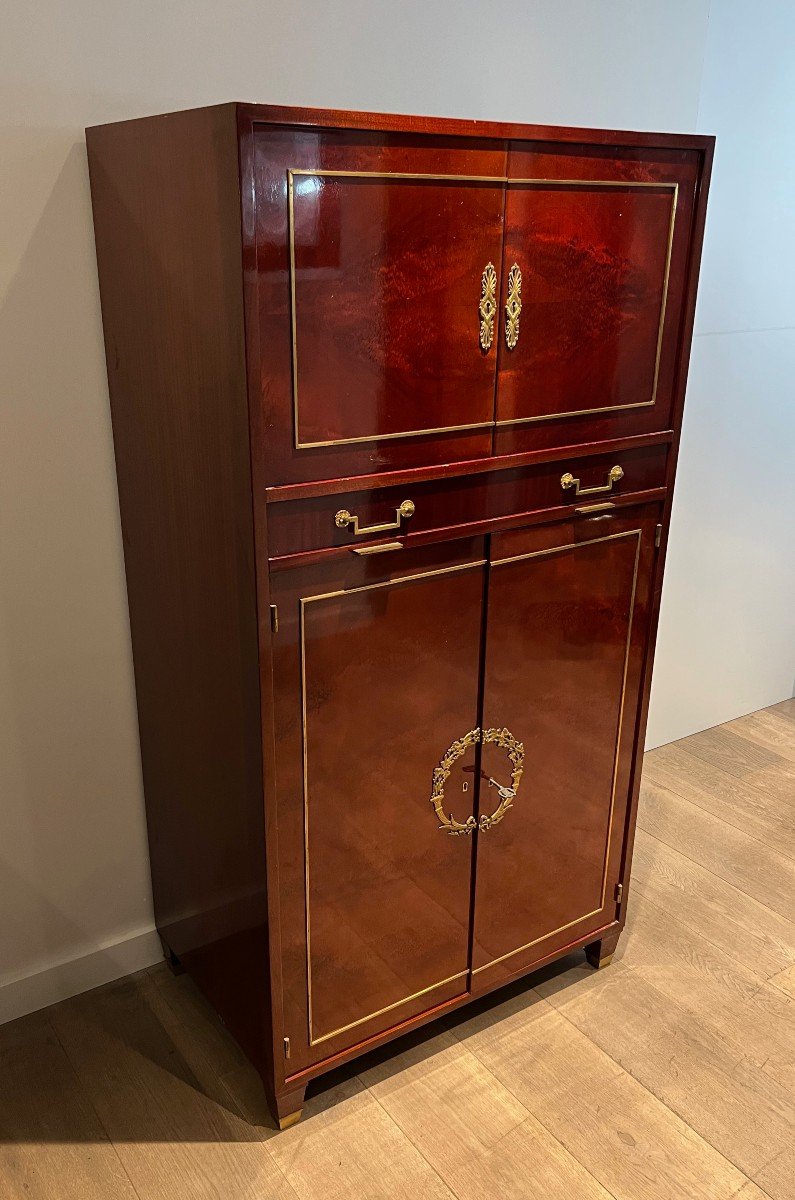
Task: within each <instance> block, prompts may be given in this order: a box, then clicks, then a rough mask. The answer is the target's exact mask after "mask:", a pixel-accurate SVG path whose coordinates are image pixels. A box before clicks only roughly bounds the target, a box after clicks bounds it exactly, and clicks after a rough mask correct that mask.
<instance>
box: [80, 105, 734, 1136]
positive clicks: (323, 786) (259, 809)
mask: <svg viewBox="0 0 795 1200" xmlns="http://www.w3.org/2000/svg"><path fill="white" fill-rule="evenodd" d="M88 146H89V160H90V166H91V180H92V196H93V203H94V211H95V225H96V230H97V253H98V262H99V268H100V283H101V293H102V306H103V320H104V324H105V338H106V350H107V359H108V378H109V384H110V392H111V406H112V414H113V423H114V438H115V444H116V456H117V468H118V475H119V496H120V503H121V509H122V525H123V530H124V540H125V561H126V568H127V577H128V591H129V598H130V618H131V626H132V636H133V651H134V656H135V670H136V686H137V692H138V705H139V717H140V726H141V748H142V759H143V768H144V781H145V789H146V801H147V817H148V825H149V832H150V844H151V850H152V873H153V887H154V893H155V908H156V913H157V919H158V928H159V929H160V932H161V935H162V937H163V939H164V942H165V944H166V947H167V949H168V951H169V955H170V957H171V958H172V959H174V960H175V961H176V960H182V963H183V964H184V965H185V967H186V968H187V969H188V970H189V971H190V972H191V973H192V974H193V975H194V977H195V978H196V979H197V981H198V982H199V984H200V985H201V986H202V988H203V989H204V990H205V992H206V994H207V995H208V996H209V998H210V999H211V1000H212V1002H213V1004H214V1005H215V1006H216V1008H217V1009H218V1011H219V1012H220V1013H221V1016H222V1017H223V1019H224V1021H225V1023H226V1024H227V1026H228V1028H229V1029H230V1030H231V1031H232V1033H233V1034H234V1035H235V1037H237V1038H238V1040H239V1041H240V1042H241V1044H242V1045H243V1046H244V1048H245V1050H246V1052H247V1053H248V1054H249V1055H250V1056H251V1057H252V1059H253V1060H254V1062H255V1063H256V1065H257V1066H258V1068H259V1070H260V1072H261V1073H262V1076H263V1080H264V1082H265V1086H266V1089H267V1091H268V1095H269V1099H270V1102H271V1105H272V1108H273V1112H274V1115H275V1117H276V1119H277V1120H278V1123H279V1124H280V1126H282V1127H284V1126H285V1125H287V1124H289V1123H291V1122H292V1121H293V1120H295V1119H297V1117H298V1115H299V1114H300V1109H301V1103H302V1098H303V1092H304V1089H305V1087H306V1084H307V1082H308V1081H309V1080H310V1079H312V1078H313V1077H314V1076H316V1075H318V1074H320V1073H321V1072H324V1071H327V1070H328V1069H329V1068H330V1067H332V1066H334V1065H335V1064H337V1063H340V1062H343V1061H345V1060H346V1059H349V1058H351V1057H353V1056H355V1055H357V1054H360V1053H362V1052H363V1051H364V1050H365V1049H367V1048H370V1047H372V1046H375V1045H378V1044H379V1043H382V1042H385V1041H388V1040H390V1039H392V1038H395V1037H397V1036H398V1035H399V1034H400V1033H402V1032H403V1031H405V1030H408V1029H413V1028H416V1027H418V1026H420V1025H422V1024H424V1023H426V1022H429V1021H431V1020H433V1019H434V1018H435V1017H436V1016H438V1015H440V1014H442V1013H446V1012H450V1011H452V1010H453V1009H455V1008H457V1007H459V1006H460V1005H462V1004H465V1003H467V1002H468V1000H470V999H471V998H472V997H474V996H476V995H480V994H483V993H484V992H487V991H489V990H490V989H493V988H496V987H498V986H500V984H501V983H503V982H505V981H506V980H508V979H510V978H514V977H516V976H518V975H521V974H523V973H526V972H527V971H529V970H531V969H533V968H534V967H536V966H539V965H541V964H543V963H544V962H548V961H550V960H551V959H553V958H555V957H558V956H560V955H561V954H563V953H566V952H567V951H569V950H571V949H573V948H577V947H586V948H587V949H588V956H589V960H590V961H591V962H593V964H594V965H603V964H604V963H606V962H607V961H608V960H609V957H610V955H611V954H612V951H613V950H614V949H615V944H616V939H617V937H618V934H619V932H620V930H621V927H622V924H623V921H624V917H625V901H626V891H627V887H628V883H629V867H630V863H631V854H632V840H633V831H634V819H635V806H636V802H637V789H638V782H639V761H640V753H641V749H642V745H643V736H644V729H645V719H646V710H647V705H648V694H649V686H650V677H651V675H650V673H651V662H652V656H653V645H654V632H655V627H656V621H657V613H658V609H659V598H660V590H661V586H662V560H663V556H664V550H665V542H666V534H667V527H668V521H669V515H670V505H671V495H672V485H673V481H674V474H675V467H676V454H677V448H678V441H679V433H680V429H681V415H682V405H683V400H684V388H685V380H686V373H687V357H688V351H689V344H690V338H691V335H692V321H693V311H694V305H695V290H696V282H697V273H698V260H699V255H700V248H701V241H702V236H703V225H704V213H705V204H706V190H707V184H708V179H709V169H710V163H711V155H712V140H711V139H709V138H701V137H690V136H686V137H681V138H679V137H674V136H673V135H665V134H632V133H622V132H615V131H598V130H597V131H593V130H590V131H589V130H564V129H558V128H555V129H544V128H542V127H538V126H518V125H512V124H502V125H500V124H494V123H477V122H462V121H444V120H431V119H429V118H420V117H392V116H378V115H375V114H371V113H355V114H351V113H339V112H334V111H328V110H307V109H300V110H295V109H285V108H274V107H270V108H269V107H261V106H252V105H225V106H219V107H217V108H213V109H205V110H197V111H195V112H192V113H184V114H175V115H171V116H165V117H153V118H147V119H145V120H143V121H136V122H127V123H123V124H121V125H118V126H105V127H102V128H101V129H97V130H91V131H89V135H88Z"/></svg>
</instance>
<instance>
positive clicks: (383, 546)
mask: <svg viewBox="0 0 795 1200" xmlns="http://www.w3.org/2000/svg"><path fill="white" fill-rule="evenodd" d="M402 549H403V543H402V542H378V543H377V544H376V545H375V546H351V547H350V551H351V554H362V555H365V554H386V552H387V551H388V550H402Z"/></svg>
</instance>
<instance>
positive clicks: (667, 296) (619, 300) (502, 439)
mask: <svg viewBox="0 0 795 1200" xmlns="http://www.w3.org/2000/svg"><path fill="white" fill-rule="evenodd" d="M697 165H698V162H697V157H696V155H695V154H694V153H692V152H686V151H658V152H650V151H648V150H646V151H643V152H640V151H632V150H623V151H620V152H619V151H618V150H616V149H615V148H612V149H611V148H609V147H608V148H602V149H600V148H598V147H577V146H574V147H554V146H549V147H541V146H530V145H528V144H525V145H524V146H521V145H518V144H517V146H516V147H515V148H514V149H513V150H512V151H511V155H510V162H509V183H508V192H507V198H506V209H505V247H504V255H503V262H502V271H501V284H502V296H501V312H500V360H499V384H498V391H497V425H498V435H497V441H498V450H499V451H500V452H510V451H511V450H524V449H531V448H534V447H536V446H540V445H544V446H546V445H555V444H559V445H563V444H572V443H574V442H580V441H586V440H588V441H590V440H594V439H596V438H598V437H615V436H623V435H629V434H634V433H645V432H652V431H655V430H658V429H666V428H668V427H669V426H670V420H671V402H672V396H673V388H674V376H675V369H676V362H677V351H678V345H679V337H680V326H681V316H682V302H683V295H684V287H685V279H686V274H687V264H688V250H689V242H690V226H691V222H692V210H693V199H694V189H695V183H696V177H697Z"/></svg>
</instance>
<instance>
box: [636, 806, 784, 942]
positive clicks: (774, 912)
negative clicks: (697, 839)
mask: <svg viewBox="0 0 795 1200" xmlns="http://www.w3.org/2000/svg"><path fill="white" fill-rule="evenodd" d="M638 827H639V828H640V829H642V830H643V832H644V833H645V834H646V836H647V837H650V838H654V840H655V842H659V843H660V845H662V846H667V847H668V849H669V850H674V851H675V852H676V853H677V854H681V856H682V858H686V859H687V861H688V862H691V863H693V865H694V866H696V867H700V868H701V870H702V871H706V872H707V874H708V875H711V876H712V877H713V879H719V880H720V881H721V883H723V884H725V885H726V886H727V887H730V888H734V890H735V892H739V893H740V895H741V896H745V897H746V898H747V899H748V900H753V902H754V904H758V905H759V906H760V908H764V910H765V911H766V912H769V913H771V914H772V915H773V916H776V917H778V918H779V919H780V920H782V921H786V922H787V923H788V924H790V925H791V924H793V922H792V921H791V919H790V918H789V917H786V916H784V914H783V913H780V912H779V911H778V909H775V908H771V907H770V905H769V904H765V903H764V902H763V901H762V900H759V899H757V897H756V896H752V895H751V893H750V892H746V891H745V890H744V889H743V888H741V887H738V886H737V884H736V883H730V882H729V880H728V879H724V877H723V876H722V875H718V874H717V873H716V872H715V871H712V870H710V868H709V867H707V866H705V865H704V863H702V862H699V861H698V859H697V858H691V857H690V855H689V854H685V852H684V850H682V849H680V847H678V846H672V845H671V843H670V842H666V840H665V838H661V837H659V835H658V834H655V833H652V832H651V830H650V829H647V828H646V826H645V825H644V824H643V822H642V821H640V820H639V821H638Z"/></svg>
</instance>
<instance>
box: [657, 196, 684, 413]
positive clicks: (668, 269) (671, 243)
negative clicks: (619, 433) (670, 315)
mask: <svg viewBox="0 0 795 1200" xmlns="http://www.w3.org/2000/svg"><path fill="white" fill-rule="evenodd" d="M678 204H679V184H678V183H677V184H676V186H675V188H674V194H673V196H672V197H671V220H670V224H669V226H668V251H667V253H666V256H665V276H664V280H663V294H662V304H661V305H660V328H659V331H658V334H657V355H656V358H655V361H654V383H653V385H652V390H651V398H652V404H653V403H654V402H655V401H656V400H657V381H658V379H659V378H660V359H661V357H662V344H663V330H664V329H665V310H666V308H667V305H668V281H669V279H670V276H671V255H672V253H673V248H674V225H675V224H676V209H677V207H678Z"/></svg>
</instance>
